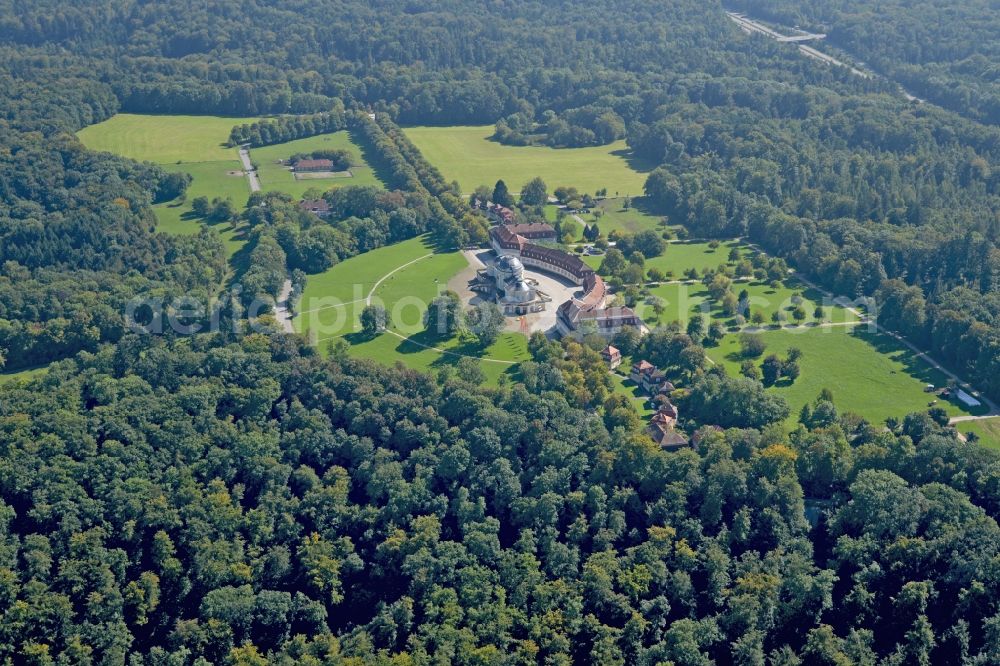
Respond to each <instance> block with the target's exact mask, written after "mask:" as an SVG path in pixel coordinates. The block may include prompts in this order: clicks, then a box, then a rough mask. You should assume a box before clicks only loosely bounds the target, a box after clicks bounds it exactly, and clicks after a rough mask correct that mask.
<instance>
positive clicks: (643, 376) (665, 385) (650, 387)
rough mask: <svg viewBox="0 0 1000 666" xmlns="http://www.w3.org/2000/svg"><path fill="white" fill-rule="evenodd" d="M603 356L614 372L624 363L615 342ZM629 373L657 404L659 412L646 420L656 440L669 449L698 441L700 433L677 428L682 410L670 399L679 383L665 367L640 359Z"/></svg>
mask: <svg viewBox="0 0 1000 666" xmlns="http://www.w3.org/2000/svg"><path fill="white" fill-rule="evenodd" d="M601 357H602V358H603V359H604V362H605V364H607V366H608V370H610V371H611V372H614V371H616V370H617V369H618V368H619V367H620V366H621V364H622V353H621V351H620V350H619V349H618V348H617V347H613V346H612V345H608V346H607V347H605V348H604V349H602V350H601ZM628 377H629V379H631V380H632V381H633V382H634V383H635V385H636V386H638V387H639V388H640V389H642V391H643V392H645V393H646V394H647V395H649V396H650V398H651V399H652V401H653V402H654V403H655V404H656V405H657V410H656V413H655V414H653V416H652V418H650V419H649V423H648V424H646V433H647V434H648V435H649V436H650V437H651V438H652V439H653V441H654V442H656V443H657V444H659V445H660V447H662V448H663V449H665V450H667V451H678V450H680V449H683V448H687V447H691V446H694V445H696V444H697V441H696V440H697V433H696V435H695V438H694V439H692V440H688V438H687V437H686V436H685V435H684V433H682V432H680V431H679V430H677V419H678V418H680V413H679V412H678V411H677V407H676V406H675V405H674V404H673V403H672V402H670V394H671V393H672V392H673V391H674V389H675V388H676V387H675V386H674V385H673V384H672V383H671V382H670V380H668V379H667V376H666V374H665V373H664V372H663V371H662V370H660V369H659V368H657V367H656V366H655V365H653V364H652V363H650V362H649V361H637V362H635V363H633V364H632V370H631V372H629V375H628Z"/></svg>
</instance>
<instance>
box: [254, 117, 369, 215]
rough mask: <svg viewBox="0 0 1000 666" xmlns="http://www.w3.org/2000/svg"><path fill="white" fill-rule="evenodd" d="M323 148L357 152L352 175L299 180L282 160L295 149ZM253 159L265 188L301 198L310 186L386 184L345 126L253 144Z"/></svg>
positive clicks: (354, 153) (320, 187)
mask: <svg viewBox="0 0 1000 666" xmlns="http://www.w3.org/2000/svg"><path fill="white" fill-rule="evenodd" d="M324 149H325V150H333V149H345V150H349V151H351V154H352V155H353V156H354V161H353V162H354V164H353V165H352V167H351V174H352V175H351V176H345V177H336V178H316V179H310V180H296V178H295V175H294V174H293V173H292V172H291V170H289V168H288V167H287V166H284V165H282V164H280V162H281V161H282V160H287V159H288V158H289V157H291V156H292V155H294V154H296V153H309V152H312V151H314V150H324ZM250 159H251V160H252V161H253V162H254V164H256V165H257V175H258V176H259V177H260V186H261V188H262V189H264V190H265V191H267V190H276V191H278V192H285V193H286V194H289V195H291V196H293V197H295V198H297V199H301V198H302V197H303V195H304V194H305V193H306V192H307V191H308V190H310V189H315V190H318V191H319V192H325V191H327V190H330V189H332V188H334V187H338V186H344V185H377V186H379V187H385V184H384V183H383V182H382V181H381V180H379V178H378V176H377V175H376V174H375V172H374V171H373V169H372V168H371V167H370V166H369V165H368V164H366V163H365V161H364V159H363V157H362V150H361V148H360V147H359V146H358V145H357V144H355V143H354V141H352V140H351V136H350V134H349V133H348V132H347V131H346V130H345V131H341V132H333V133H332V134H320V135H317V136H312V137H308V138H305V139H297V140H295V141H289V142H287V143H280V144H276V145H273V146H264V147H262V148H253V149H251V150H250Z"/></svg>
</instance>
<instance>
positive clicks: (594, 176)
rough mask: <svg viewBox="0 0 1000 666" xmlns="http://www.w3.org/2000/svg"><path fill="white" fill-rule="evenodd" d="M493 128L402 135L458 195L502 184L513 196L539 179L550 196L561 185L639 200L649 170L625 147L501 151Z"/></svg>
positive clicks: (434, 129)
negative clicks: (454, 185)
mask: <svg viewBox="0 0 1000 666" xmlns="http://www.w3.org/2000/svg"><path fill="white" fill-rule="evenodd" d="M493 131H494V127H493V126H492V125H483V126H457V127H409V128H406V129H405V132H406V135H407V136H408V137H409V138H410V140H411V141H413V143H414V144H415V145H416V146H417V148H419V149H420V151H421V152H422V153H423V155H424V157H425V158H427V160H428V161H429V162H430V163H431V164H433V165H434V166H436V167H437V168H438V169H440V170H441V173H442V174H444V177H445V179H446V180H448V181H452V180H457V181H458V182H459V185H461V188H462V192H464V193H465V194H469V193H471V192H472V191H473V190H474V189H475V188H476V187H477V186H479V185H490V186H491V187H492V186H493V184H494V183H496V181H497V180H498V179H503V180H504V181H505V182H506V183H507V185H508V187H509V188H510V190H511V191H512V192H518V191H520V189H521V186H522V185H524V184H525V183H526V182H528V181H529V180H531V179H532V178H534V177H535V176H541V178H542V180H544V181H545V183H546V185H548V187H549V191H550V192H551V191H552V190H554V189H555V188H556V187H559V186H561V185H566V186H572V187H576V188H577V189H578V190H579V191H580V192H581V193H584V192H589V193H591V194H593V193H594V192H595V191H597V190H598V189H600V188H604V187H606V188H608V190H609V193H610V194H612V195H613V194H614V193H615V192H619V193H620V194H621V195H622V196H624V195H626V194H631V195H633V196H638V195H640V194H642V187H643V184H644V183H645V182H646V172H648V170H649V169H648V168H647V167H648V165H644V164H638V163H637V162H636V161H635V160H633V159H631V158H630V154H629V151H628V147H627V146H626V145H625V142H624V141H618V142H615V143H613V144H610V145H607V146H596V147H588V148H548V147H543V146H504V145H502V144H499V143H497V142H495V141H491V140H490V139H489V137H490V136H491V135H492V134H493Z"/></svg>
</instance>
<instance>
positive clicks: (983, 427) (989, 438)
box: [955, 416, 1000, 450]
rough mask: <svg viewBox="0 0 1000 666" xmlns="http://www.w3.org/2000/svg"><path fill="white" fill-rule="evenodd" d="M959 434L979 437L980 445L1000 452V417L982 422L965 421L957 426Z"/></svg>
mask: <svg viewBox="0 0 1000 666" xmlns="http://www.w3.org/2000/svg"><path fill="white" fill-rule="evenodd" d="M955 427H956V428H958V430H959V432H963V433H965V434H966V435H968V434H969V433H971V432H974V433H976V434H977V435H978V436H979V443H980V444H982V445H983V446H985V447H988V448H991V449H998V450H1000V416H998V417H996V418H992V419H983V420H982V421H963V422H962V423H958V424H956V425H955Z"/></svg>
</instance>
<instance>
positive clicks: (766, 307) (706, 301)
mask: <svg viewBox="0 0 1000 666" xmlns="http://www.w3.org/2000/svg"><path fill="white" fill-rule="evenodd" d="M743 290H746V291H747V293H748V294H749V302H750V312H751V313H754V312H759V313H761V314H762V315H763V316H764V319H765V324H764V325H765V326H770V325H771V324H772V321H771V317H772V315H773V314H774V313H775V312H784V313H785V317H786V319H787V324H795V323H797V322H795V320H794V318H793V317H792V311H793V310H794V309H795V307H796V306H795V304H794V303H793V301H792V298H793V297H794V296H795V295H797V294H798V295H801V296H802V298H803V301H802V308H803V309H804V310H805V312H806V318H805V319H804V320H802V322H801V323H802V324H804V325H810V324H818V323H820V321H821V320H818V319H816V318H815V317H814V316H813V315H814V311H815V309H816V306H817V305H818V304H822V305H823V315H824V316H823V319H822V321H823V322H833V323H842V322H850V321H857V319H858V318H857V316H856V315H855V314H854V313H852V312H851V311H849V310H847V309H845V308H843V307H840V306H839V305H835V304H830V303H824V300H823V297H822V295H821V294H819V293H818V292H816V291H814V290H812V289H809V288H808V287H806V285H804V284H801V283H799V282H798V281H796V280H794V279H789V280H787V281H785V282H784V283H782V285H781V286H779V287H777V288H773V287H771V286H770V284H769V283H766V282H734V283H733V292H734V293H735V294H737V295H738V294H739V293H740V292H742V291H743ZM649 295H650V299H649V300H652V298H659V299H660V301H661V302H662V304H663V306H664V310H663V313H662V314H661V315H660V316H659V317H657V315H656V311H655V310H654V309H653V307H652V305H650V303H649V301H646V302H641V303H639V304H637V306H636V309H637V311H638V312H639V313H640V314H641V315H642V317H643V319H644V320H645V321H646V323H648V324H651V325H656V324H668V323H670V322H672V321H679V322H681V323H682V324H685V325H686V324H687V322H688V321H690V319H691V316H692V315H695V314H701V315H702V316H703V317H705V320H706V321H709V322H710V321H720V322H722V323H724V324H725V325H726V326H736V325H737V322H736V318H735V317H730V316H727V315H726V314H725V313H724V312H723V311H722V308H721V306H720V305H719V304H718V303H716V302H714V301H712V300H711V298H710V297H709V293H708V289H707V288H706V287H705V285H703V284H702V283H700V282H698V283H695V284H661V285H659V286H656V287H652V288H650V290H649Z"/></svg>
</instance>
